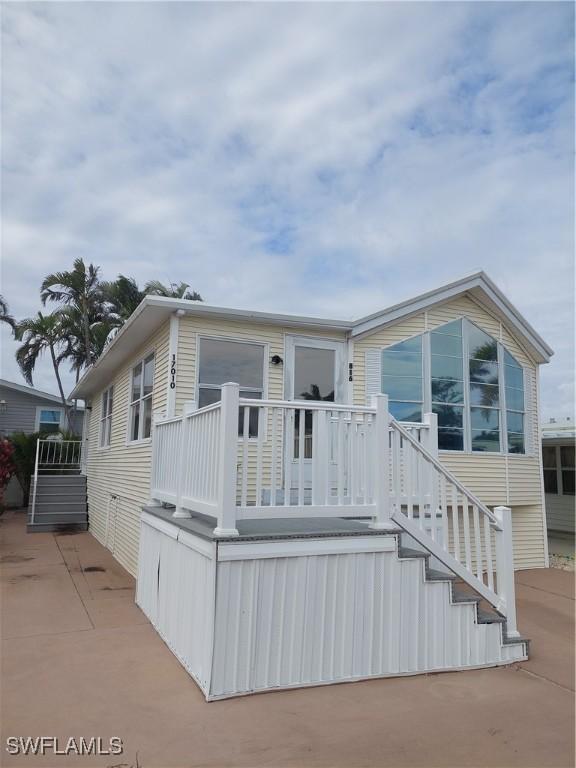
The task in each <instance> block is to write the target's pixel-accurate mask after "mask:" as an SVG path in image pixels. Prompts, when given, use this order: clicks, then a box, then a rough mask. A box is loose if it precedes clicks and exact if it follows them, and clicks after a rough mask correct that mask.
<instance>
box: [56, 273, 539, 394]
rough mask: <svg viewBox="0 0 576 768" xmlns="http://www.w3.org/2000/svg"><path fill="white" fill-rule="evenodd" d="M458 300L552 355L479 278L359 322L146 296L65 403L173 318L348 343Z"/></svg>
mask: <svg viewBox="0 0 576 768" xmlns="http://www.w3.org/2000/svg"><path fill="white" fill-rule="evenodd" d="M462 294H470V295H471V296H473V297H475V298H476V299H478V300H480V301H481V302H482V303H483V304H484V305H485V306H486V307H487V308H488V309H489V310H490V311H491V312H492V313H493V314H495V315H496V316H498V317H499V318H500V319H501V320H502V321H503V322H504V323H505V324H506V325H507V326H508V327H509V328H510V329H511V330H512V332H513V333H516V334H517V335H518V334H519V335H520V336H521V338H522V339H523V340H524V342H525V345H526V346H527V347H528V349H529V350H530V352H531V354H532V356H533V357H534V359H535V361H536V362H539V363H547V362H548V361H549V360H550V357H551V356H552V355H553V354H554V353H553V351H552V349H551V348H550V347H549V346H548V345H547V344H546V343H545V342H544V340H543V339H542V338H541V337H540V336H539V335H538V334H537V333H536V331H535V330H534V329H533V328H532V326H531V325H530V324H529V323H528V322H527V321H526V320H525V319H524V318H523V317H522V315H521V314H520V312H518V310H517V309H516V308H515V307H514V306H513V305H512V304H511V303H510V302H509V301H508V299H507V298H506V297H505V296H504V294H503V293H502V292H501V291H500V290H499V288H497V287H496V285H494V283H493V282H492V281H491V280H490V278H489V277H488V276H487V275H486V274H485V273H484V272H476V273H475V274H473V275H470V276H469V277H464V278H461V279H460V280H456V281H454V282H452V283H449V284H447V285H444V286H442V287H440V288H437V289H435V290H433V291H429V292H428V293H423V294H421V295H420V296H416V297H415V298H413V299H409V300H407V301H404V302H401V303H400V304H396V305H394V306H393V307H390V308H389V309H385V310H382V311H381V312H376V313H375V314H373V315H368V316H366V317H363V318H360V319H359V320H355V321H350V320H334V319H328V318H321V317H309V316H300V315H283V314H277V313H274V312H256V311H252V310H245V309H233V308H231V307H215V306H211V305H209V304H203V303H200V302H196V301H188V300H186V299H172V298H168V297H164V296H146V297H145V298H144V299H143V301H142V302H141V303H140V304H139V305H138V307H137V308H136V310H135V311H134V312H133V313H132V315H131V316H130V318H129V319H128V320H127V321H126V323H125V324H124V325H123V326H122V328H121V329H120V330H119V331H118V333H117V335H116V336H115V337H114V338H113V339H112V341H111V342H110V343H109V344H108V345H107V346H106V349H105V350H104V352H103V353H102V355H101V356H100V357H99V359H98V360H97V361H96V363H94V365H93V366H92V367H91V368H89V369H88V371H87V372H86V373H85V374H84V376H83V377H82V378H81V379H80V381H79V382H78V384H77V385H76V386H75V387H74V389H73V391H72V393H71V395H70V397H71V398H82V399H86V398H89V397H90V396H91V395H93V394H94V393H95V392H97V391H99V390H101V389H103V388H104V387H105V386H106V384H107V383H108V382H110V381H111V380H112V379H113V378H114V374H115V371H116V369H117V368H118V367H119V366H120V365H121V364H122V363H123V362H124V361H125V360H126V359H127V358H128V357H130V356H131V355H132V354H133V353H134V350H135V349H137V348H138V347H140V346H142V345H143V344H144V343H145V342H146V341H147V340H148V339H149V338H150V336H151V335H152V334H153V333H154V332H155V331H156V330H157V329H158V328H159V327H160V326H161V325H162V324H163V323H164V322H166V321H167V320H168V319H169V318H170V316H171V315H173V314H175V313H178V314H184V315H190V316H193V317H199V318H214V319H220V320H236V321H238V322H251V323H263V324H264V323H265V324H268V325H279V326H282V327H283V328H294V329H296V330H297V329H300V330H304V331H306V330H308V331H314V330H315V331H319V330H323V331H326V330H329V331H339V332H341V333H347V334H349V335H350V336H351V337H353V338H354V337H358V336H362V335H367V334H369V333H371V332H373V331H374V330H376V329H377V328H380V327H383V326H386V325H390V324H392V323H395V322H397V321H398V320H401V319H402V318H404V317H408V316H410V315H413V314H416V313H417V312H421V311H423V310H425V309H427V308H428V307H431V306H433V305H434V304H439V303H441V302H443V301H447V300H449V299H451V298H455V297H456V296H459V295H462Z"/></svg>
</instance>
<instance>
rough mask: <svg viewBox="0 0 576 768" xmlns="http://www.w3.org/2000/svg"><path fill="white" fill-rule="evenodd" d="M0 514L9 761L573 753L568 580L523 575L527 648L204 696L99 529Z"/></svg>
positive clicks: (477, 760)
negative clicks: (35, 526) (448, 666)
mask: <svg viewBox="0 0 576 768" xmlns="http://www.w3.org/2000/svg"><path fill="white" fill-rule="evenodd" d="M25 524H26V517H25V515H24V514H21V513H20V514H17V513H6V514H5V515H4V516H3V517H1V518H0V536H1V551H0V556H1V557H0V562H1V566H0V575H1V586H2V606H1V607H2V627H1V629H2V680H1V685H0V691H1V694H0V695H1V700H0V704H1V711H2V744H1V746H2V752H3V757H2V765H3V766H6V767H8V766H18V765H27V764H34V765H66V766H68V765H70V766H73V765H83V764H90V765H93V766H95V765H101V766H109V765H116V764H125V765H127V766H135V765H136V764H137V761H138V764H139V765H140V766H142V768H167V767H168V766H379V767H380V766H390V767H392V766H394V767H395V768H400V767H401V766H426V767H429V766H454V767H456V766H458V767H459V768H466V767H468V766H494V767H495V766H508V767H511V766H522V767H523V768H529V767H530V766H539V767H540V766H572V765H573V764H574V744H573V718H574V693H573V690H574V662H573V647H574V636H573V629H574V624H573V620H574V585H573V575H572V574H571V573H567V572H564V571H560V570H534V571H522V572H519V573H518V574H517V594H518V613H519V626H520V629H521V630H522V632H523V633H524V634H526V635H527V636H528V637H530V638H532V641H533V642H532V647H531V658H530V661H528V662H526V663H523V664H519V665H515V666H512V667H507V668H498V669H485V670H477V671H471V672H457V673H450V674H436V675H428V676H419V677H407V678H395V679H387V680H386V679H385V680H373V681H368V682H361V683H347V684H342V685H334V686H326V687H319V688H307V689H299V690H291V691H279V692H273V693H267V694H263V695H255V696H247V697H244V698H238V699H228V700H225V701H221V702H213V703H210V704H207V703H206V702H205V701H204V698H203V696H202V694H201V692H200V690H199V689H198V688H197V687H196V685H195V683H194V682H193V681H192V679H191V678H190V677H189V675H188V674H187V673H186V672H185V671H184V669H183V668H182V667H181V666H180V664H179V663H178V661H177V660H176V659H175V658H174V656H173V655H172V653H171V652H170V651H169V650H168V648H167V647H166V646H165V645H164V643H163V642H162V640H161V639H160V637H159V636H158V635H157V634H156V632H155V631H154V629H153V628H152V627H151V625H150V624H149V623H148V621H147V620H146V618H145V617H144V615H143V614H142V613H141V612H140V610H139V609H138V608H137V607H136V606H135V604H134V580H133V579H132V577H131V576H130V575H129V574H127V573H126V572H125V571H124V570H123V569H122V567H121V566H120V565H119V564H118V563H117V562H116V560H114V558H113V557H112V555H111V554H110V552H108V550H106V549H105V548H104V547H102V546H101V545H100V544H99V543H98V542H97V541H96V540H95V539H94V538H93V537H92V536H91V535H90V534H88V533H78V534H72V535H63V534H60V535H58V534H50V533H35V534H26V532H25ZM12 735H18V736H39V735H50V736H57V737H58V738H59V739H60V741H61V742H65V741H66V740H67V739H68V738H69V737H70V736H75V737H76V738H79V737H80V736H84V737H87V738H89V737H91V736H101V737H102V738H103V739H105V740H107V739H108V738H109V737H110V736H119V737H120V738H122V740H123V742H124V754H123V755H122V756H121V757H115V758H111V757H102V758H94V757H91V758H81V757H75V756H68V757H66V758H62V757H60V758H54V756H53V755H52V756H50V755H47V756H46V757H35V758H30V757H29V758H24V757H10V756H9V755H8V754H7V753H6V752H5V750H4V746H5V744H4V739H5V738H6V737H7V736H12Z"/></svg>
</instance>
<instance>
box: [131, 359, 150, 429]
mask: <svg viewBox="0 0 576 768" xmlns="http://www.w3.org/2000/svg"><path fill="white" fill-rule="evenodd" d="M153 387H154V353H152V354H151V355H148V357H146V358H145V359H144V360H141V361H140V362H139V363H138V365H135V366H134V368H132V386H131V389H130V422H129V423H130V440H131V441H132V442H134V441H136V440H145V439H146V438H148V437H150V433H151V431H152V391H153Z"/></svg>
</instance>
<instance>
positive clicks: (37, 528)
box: [26, 522, 88, 533]
mask: <svg viewBox="0 0 576 768" xmlns="http://www.w3.org/2000/svg"><path fill="white" fill-rule="evenodd" d="M87 530H88V523H87V522H81V523H34V524H33V525H31V524H30V523H28V525H27V526H26V532H27V533H52V532H58V531H62V532H71V533H72V532H75V531H87Z"/></svg>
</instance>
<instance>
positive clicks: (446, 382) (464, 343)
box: [382, 318, 525, 453]
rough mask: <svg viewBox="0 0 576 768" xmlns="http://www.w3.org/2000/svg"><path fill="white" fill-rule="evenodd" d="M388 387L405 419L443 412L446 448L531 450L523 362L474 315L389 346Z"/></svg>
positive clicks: (394, 409) (441, 435) (441, 441)
mask: <svg viewBox="0 0 576 768" xmlns="http://www.w3.org/2000/svg"><path fill="white" fill-rule="evenodd" d="M382 391H383V392H385V393H386V394H387V395H388V397H389V402H390V412H391V414H392V416H394V418H396V419H398V420H399V421H409V422H411V421H421V420H422V415H423V412H424V411H425V410H426V411H428V409H430V410H432V412H433V413H435V414H436V415H437V416H438V447H439V448H440V450H451V451H475V452H483V453H486V452H499V451H508V452H509V453H524V452H525V439H524V432H525V412H524V371H523V369H522V366H521V365H520V364H519V363H518V362H517V360H516V359H515V358H514V357H513V356H512V355H511V354H510V353H509V352H508V350H506V349H504V347H503V346H502V345H501V344H499V343H498V341H497V340H496V339H494V338H493V337H492V336H490V335H489V334H487V333H486V332H485V331H483V330H482V329H481V328H478V326H476V325H475V324H474V323H472V322H471V321H469V320H468V319H467V318H461V319H458V320H453V321H451V322H449V323H445V324H444V325H441V326H440V327H438V328H434V329H433V330H432V331H430V332H427V333H424V334H421V335H420V336H415V337H413V338H411V339H407V340H406V341H402V342H400V343H398V344H394V345H392V346H390V347H387V348H386V349H384V350H383V351H382Z"/></svg>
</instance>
